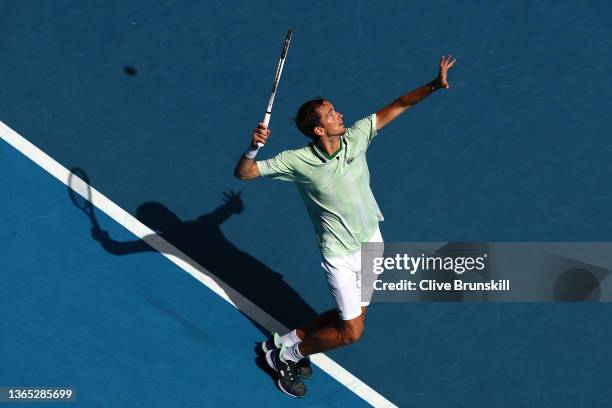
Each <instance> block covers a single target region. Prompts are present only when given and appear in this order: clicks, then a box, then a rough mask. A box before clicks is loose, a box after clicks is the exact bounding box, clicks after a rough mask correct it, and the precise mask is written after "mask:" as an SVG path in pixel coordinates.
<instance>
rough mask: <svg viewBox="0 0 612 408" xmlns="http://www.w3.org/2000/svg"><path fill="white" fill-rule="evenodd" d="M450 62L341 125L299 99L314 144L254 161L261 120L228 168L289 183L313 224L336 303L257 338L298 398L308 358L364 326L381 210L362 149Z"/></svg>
mask: <svg viewBox="0 0 612 408" xmlns="http://www.w3.org/2000/svg"><path fill="white" fill-rule="evenodd" d="M455 61H456V60H452V61H451V56H450V55H449V56H447V57H444V56H442V58H441V59H440V70H439V73H438V76H437V77H436V78H435V79H434V80H433V81H431V82H429V83H427V84H425V85H423V86H421V87H420V88H417V89H415V90H413V91H411V92H408V93H407V94H405V95H403V96H400V97H399V98H397V99H396V100H394V101H393V102H392V103H391V104H389V105H387V106H385V107H384V108H382V109H381V110H379V111H378V112H376V113H375V114H372V115H370V116H367V117H365V118H363V119H361V120H358V121H357V122H356V123H355V124H354V125H353V126H352V127H350V128H346V127H345V126H344V121H343V116H342V114H341V113H340V112H337V111H336V110H335V109H334V106H333V105H332V103H331V102H330V101H328V100H326V99H314V100H311V101H308V102H306V103H304V104H303V105H302V106H301V107H300V109H299V111H298V114H297V118H296V124H297V127H298V129H299V130H300V131H301V132H302V133H303V134H304V135H306V136H307V137H309V138H310V139H312V143H310V144H308V145H307V146H305V147H302V148H300V149H297V150H287V151H284V152H281V153H279V154H278V155H276V156H275V157H273V158H272V159H269V160H263V161H255V160H254V157H255V155H256V154H257V143H264V144H265V142H266V140H267V139H268V137H269V136H270V130H269V129H268V128H267V127H266V126H265V124H263V123H260V124H259V125H258V126H257V127H256V128H255V131H254V132H253V137H252V140H251V145H250V147H249V150H247V152H246V153H245V154H244V155H243V156H242V157H241V158H240V160H239V161H238V164H237V165H236V168H235V169H234V174H235V176H236V177H238V178H239V179H241V180H250V179H254V178H257V177H259V176H266V177H270V178H273V179H277V180H287V181H293V182H294V183H295V184H296V186H297V189H298V191H299V193H300V195H301V197H302V199H303V200H304V203H305V205H306V209H307V211H308V214H309V216H310V218H311V220H312V222H313V224H314V227H315V232H316V235H317V239H318V242H319V248H320V250H321V254H322V262H321V266H322V267H323V269H324V270H325V273H326V275H327V280H328V283H329V287H330V289H331V292H332V296H333V297H334V300H335V302H336V305H337V309H336V310H330V311H328V312H325V313H323V314H321V315H319V316H318V317H317V318H315V319H314V320H313V321H311V322H309V323H307V324H305V325H304V326H302V327H299V328H297V329H295V330H293V331H291V332H289V333H287V334H285V335H283V336H279V335H278V334H274V336H273V337H272V338H271V339H269V340H267V341H265V342H263V343H262V349H263V351H264V352H265V353H266V361H267V362H268V364H269V365H270V367H272V368H273V369H274V370H276V372H277V374H278V385H279V387H280V389H281V390H282V391H283V392H285V393H287V394H289V395H292V396H294V397H303V396H304V395H305V394H306V386H305V385H304V382H303V381H302V379H301V377H306V378H307V377H309V376H310V375H311V374H312V371H311V369H310V367H309V365H308V361H307V356H309V355H310V354H314V353H319V352H323V351H327V350H331V349H334V348H336V347H339V346H343V345H348V344H351V343H354V342H355V341H357V340H358V339H359V337H360V336H361V333H362V332H363V329H364V321H365V313H366V307H367V306H368V305H369V299H368V298H366V299H362V298H361V255H360V249H361V243H362V242H382V237H381V234H380V231H379V229H378V223H379V222H380V221H382V220H383V216H382V214H381V212H380V210H379V208H378V205H377V204H376V200H375V199H374V195H373V194H372V190H371V189H370V174H369V171H368V165H367V162H366V157H365V153H366V150H367V149H368V146H369V144H370V143H371V142H372V140H373V139H374V136H376V134H377V131H378V130H380V129H382V128H383V127H385V126H386V125H387V124H388V123H389V122H391V121H392V120H393V119H395V118H396V117H398V116H399V115H400V114H401V113H403V112H404V111H405V110H406V109H408V108H410V107H412V106H414V105H416V104H417V103H419V102H420V101H421V100H423V99H424V98H425V97H427V96H428V95H430V94H431V93H432V92H434V91H436V90H438V89H442V88H444V89H446V88H448V87H449V85H448V81H447V79H446V76H447V72H448V70H449V68H451V67H452V66H453V64H454V63H455Z"/></svg>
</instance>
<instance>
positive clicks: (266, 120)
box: [257, 29, 293, 147]
mask: <svg viewBox="0 0 612 408" xmlns="http://www.w3.org/2000/svg"><path fill="white" fill-rule="evenodd" d="M292 34H293V30H291V29H290V30H289V31H287V37H285V43H284V44H283V50H282V51H281V56H280V59H279V60H278V66H277V67H276V75H275V76H274V84H272V94H271V95H270V101H269V102H268V109H266V114H265V115H264V120H263V123H264V124H265V125H266V126H268V123H270V116H271V115H272V105H274V97H275V96H276V89H277V88H278V83H279V82H280V78H281V74H282V73H283V67H284V66H285V58H287V50H288V49H289V44H290V43H291V35H292ZM263 145H264V144H263V143H261V142H258V143H257V146H259V147H263Z"/></svg>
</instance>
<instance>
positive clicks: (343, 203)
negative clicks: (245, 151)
mask: <svg viewBox="0 0 612 408" xmlns="http://www.w3.org/2000/svg"><path fill="white" fill-rule="evenodd" d="M375 136H376V114H372V115H370V116H368V117H366V118H363V119H361V120H358V121H357V122H355V124H354V125H353V126H352V127H350V128H349V129H347V131H346V133H345V134H344V136H343V140H342V142H341V149H340V151H339V152H338V153H337V154H336V155H335V156H334V157H333V158H332V159H329V158H328V156H327V155H325V154H324V153H323V152H321V151H320V150H319V148H318V147H317V146H316V145H315V144H314V143H311V144H309V145H308V146H305V147H303V148H301V149H297V150H286V151H284V152H281V153H279V154H278V155H276V156H275V157H273V158H271V159H269V160H262V161H258V162H257V167H258V168H259V173H260V174H261V175H262V176H266V177H270V178H273V179H276V180H285V181H293V182H294V183H295V185H296V186H297V189H298V191H299V193H300V196H301V197H302V199H303V201H304V204H305V205H306V210H307V211H308V215H309V216H310V219H311V220H312V223H313V225H314V228H315V232H316V234H317V239H318V242H319V248H320V250H321V253H322V254H323V255H325V256H337V255H346V254H350V253H353V252H356V251H359V250H360V248H361V243H362V242H367V241H368V240H369V239H370V238H371V237H372V235H373V234H374V232H375V231H376V228H377V226H378V223H379V222H380V221H383V219H384V218H383V216H382V214H381V212H380V209H379V208H378V204H377V203H376V200H375V199H374V195H373V194H372V190H371V189H370V172H369V170H368V164H367V162H366V150H367V149H368V146H369V145H370V143H371V142H372V140H373V139H374V137H375Z"/></svg>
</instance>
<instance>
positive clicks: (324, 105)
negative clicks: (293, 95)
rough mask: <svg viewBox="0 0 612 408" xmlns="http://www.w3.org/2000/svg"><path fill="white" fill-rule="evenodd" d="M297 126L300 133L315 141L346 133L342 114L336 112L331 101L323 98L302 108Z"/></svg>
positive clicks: (309, 102)
mask: <svg viewBox="0 0 612 408" xmlns="http://www.w3.org/2000/svg"><path fill="white" fill-rule="evenodd" d="M295 124H296V125H297V127H298V129H300V132H302V133H303V134H304V135H306V136H308V137H309V138H311V139H315V140H316V139H318V138H319V137H321V136H340V135H343V134H344V133H345V132H346V128H345V127H344V121H343V120H342V114H341V113H340V112H336V111H335V109H334V106H333V105H332V103H331V102H330V101H328V100H327V99H324V98H321V97H317V98H315V99H312V100H310V101H308V102H306V103H304V104H303V105H302V106H300V109H299V110H298V113H297V117H296V118H295Z"/></svg>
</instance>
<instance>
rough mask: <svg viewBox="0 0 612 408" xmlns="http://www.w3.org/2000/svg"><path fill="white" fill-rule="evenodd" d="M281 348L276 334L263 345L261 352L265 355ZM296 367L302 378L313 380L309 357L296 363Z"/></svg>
mask: <svg viewBox="0 0 612 408" xmlns="http://www.w3.org/2000/svg"><path fill="white" fill-rule="evenodd" d="M280 348H281V344H280V336H279V335H278V333H274V335H272V337H271V338H269V339H268V340H266V341H264V342H262V343H261V350H262V351H263V352H264V354H265V353H267V352H268V351H270V350H275V349H280ZM296 367H297V371H298V374H299V375H300V377H302V378H304V379H305V380H308V379H310V378H312V366H311V365H310V358H309V357H308V356H306V357H304V358H303V359H301V360H300V361H298V362H297V363H296Z"/></svg>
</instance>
